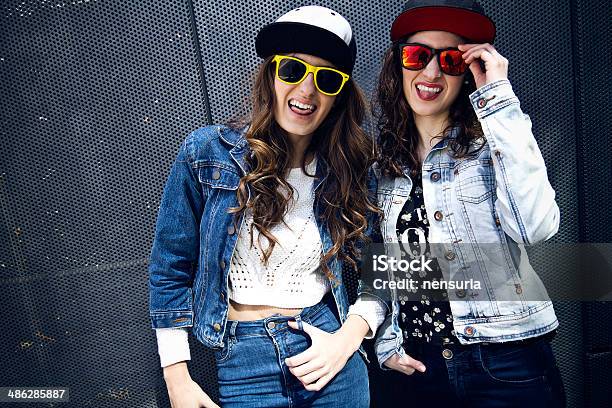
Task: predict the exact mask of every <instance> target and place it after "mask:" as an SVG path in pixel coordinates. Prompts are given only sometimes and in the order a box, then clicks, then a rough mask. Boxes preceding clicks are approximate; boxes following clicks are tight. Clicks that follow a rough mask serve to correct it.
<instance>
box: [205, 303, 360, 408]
mask: <svg viewBox="0 0 612 408" xmlns="http://www.w3.org/2000/svg"><path fill="white" fill-rule="evenodd" d="M327 298H329V297H326V298H325V299H324V301H321V302H319V303H317V304H316V305H314V306H311V307H307V308H305V309H304V310H302V312H301V313H300V316H301V318H302V320H303V321H305V322H307V323H309V324H311V325H313V326H315V327H318V328H319V329H321V330H323V331H326V332H329V333H331V332H335V331H336V330H338V329H339V328H340V322H339V321H338V318H337V317H336V315H335V314H334V313H333V311H332V309H331V308H330V307H329V306H328V303H329V302H328V301H326V299H327ZM331 301H332V302H333V298H332V300H331ZM334 307H335V306H334ZM290 319H291V318H290V317H287V316H281V315H274V316H270V317H268V318H266V319H263V320H255V321H247V322H238V321H232V320H229V321H228V329H227V330H226V334H225V338H224V342H225V346H224V347H223V349H220V350H217V351H215V353H214V354H215V359H216V362H217V373H218V378H219V393H220V401H221V405H222V406H223V407H240V408H244V407H262V408H263V407H265V408H273V407H289V408H296V407H342V408H344V407H351V408H367V407H368V406H369V405H370V393H369V388H368V372H367V368H366V365H365V363H364V361H363V357H361V355H360V354H359V353H358V352H355V353H354V354H353V356H352V357H351V358H349V360H348V361H347V363H346V365H345V366H344V368H343V369H342V370H341V371H340V372H339V373H338V374H336V376H335V377H334V378H333V379H332V380H331V381H330V382H329V383H328V384H327V385H326V386H325V387H323V389H322V390H321V391H318V392H314V391H307V390H306V389H305V388H304V386H303V385H302V383H301V382H300V381H299V380H298V379H297V378H296V377H295V376H293V374H291V372H290V371H289V369H288V368H287V365H286V364H285V358H287V357H291V356H295V355H296V354H299V353H301V352H303V351H304V350H306V349H307V348H308V347H310V345H311V341H310V337H309V336H308V335H307V334H305V333H304V332H302V331H297V330H294V329H292V328H290V327H289V326H288V325H287V321H288V320H290Z"/></svg>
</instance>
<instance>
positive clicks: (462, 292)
mask: <svg viewBox="0 0 612 408" xmlns="http://www.w3.org/2000/svg"><path fill="white" fill-rule="evenodd" d="M455 295H457V297H458V298H464V297H465V290H463V289H458V290H456V291H455Z"/></svg>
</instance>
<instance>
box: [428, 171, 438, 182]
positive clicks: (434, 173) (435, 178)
mask: <svg viewBox="0 0 612 408" xmlns="http://www.w3.org/2000/svg"><path fill="white" fill-rule="evenodd" d="M430 179H431V181H433V182H434V183H435V182H436V181H438V180H440V173H438V172H437V171H435V172H433V173H431V177H430Z"/></svg>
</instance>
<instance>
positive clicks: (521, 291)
mask: <svg viewBox="0 0 612 408" xmlns="http://www.w3.org/2000/svg"><path fill="white" fill-rule="evenodd" d="M514 286H515V287H516V294H517V295H520V294H521V293H523V288H522V287H521V285H518V284H517V285H514Z"/></svg>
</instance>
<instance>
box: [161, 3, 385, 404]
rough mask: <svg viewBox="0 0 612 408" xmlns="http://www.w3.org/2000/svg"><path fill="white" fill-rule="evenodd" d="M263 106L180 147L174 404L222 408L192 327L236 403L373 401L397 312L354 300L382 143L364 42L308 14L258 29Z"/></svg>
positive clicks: (164, 349) (172, 299)
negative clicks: (373, 121)
mask: <svg viewBox="0 0 612 408" xmlns="http://www.w3.org/2000/svg"><path fill="white" fill-rule="evenodd" d="M255 47H256V50H257V54H258V55H259V56H260V57H261V58H263V59H264V61H263V63H262V64H261V66H260V67H259V69H258V73H257V76H256V78H255V82H254V88H253V93H252V100H253V102H252V112H251V114H250V115H249V117H248V118H246V119H245V120H244V121H241V122H240V123H232V124H230V125H226V126H207V127H204V128H201V129H198V130H196V131H194V132H193V133H192V134H191V135H190V136H189V137H188V138H187V139H186V140H185V142H184V143H183V146H182V147H181V150H180V152H179V156H178V158H177V159H176V161H175V164H174V166H173V168H172V170H171V172H170V176H169V178H168V182H167V183H166V187H165V190H164V195H163V198H162V200H161V204H160V209H159V215H158V221H157V228H156V234H155V240H154V243H153V249H152V252H151V260H150V263H149V273H150V279H149V283H150V285H149V286H150V316H151V321H152V324H153V328H155V329H156V332H157V340H158V346H159V354H160V358H161V364H162V367H164V370H163V371H164V378H165V380H166V384H167V387H168V393H169V396H170V400H171V402H172V406H173V407H174V408H181V407H195V406H198V407H199V406H205V407H212V406H216V405H215V404H214V403H213V402H212V401H211V399H210V398H209V397H208V396H207V395H206V394H205V393H204V392H203V391H202V389H201V388H200V387H199V385H198V384H196V383H195V382H194V381H193V380H191V377H190V376H189V372H188V370H187V365H186V360H189V359H190V353H189V344H188V342H187V331H186V330H187V328H188V327H192V331H193V334H194V335H195V337H196V338H197V339H198V340H199V341H200V342H201V343H203V344H204V345H205V346H206V347H209V348H211V349H212V350H214V356H215V360H216V364H217V376H218V380H219V394H220V401H221V404H222V405H223V406H227V407H285V406H292V407H302V406H320V407H327V406H349V405H350V406H355V407H367V406H369V392H368V378H367V370H366V367H365V364H364V361H363V359H362V356H361V355H360V353H357V350H358V349H359V350H360V351H361V352H362V353H363V350H362V349H360V344H361V341H362V340H363V338H364V336H366V335H367V336H368V337H373V335H374V333H375V332H376V329H377V327H378V326H379V325H380V323H382V320H384V316H385V311H386V306H385V304H384V303H383V302H382V301H381V300H378V299H376V298H375V297H374V296H372V295H368V294H367V293H365V291H364V290H362V292H363V293H360V294H359V296H358V298H357V301H356V302H355V303H354V304H352V305H351V304H350V303H349V298H348V293H347V289H346V285H345V283H344V282H343V276H342V270H343V265H348V266H349V267H355V266H356V260H357V256H358V254H357V248H358V247H359V246H360V245H361V244H362V243H363V242H364V241H367V240H368V236H369V235H370V232H369V231H370V230H371V224H372V223H370V222H369V220H370V219H373V217H372V215H373V214H375V213H376V212H377V211H378V210H377V209H376V207H374V205H373V202H374V199H375V197H374V196H375V191H376V186H375V178H374V177H371V175H370V172H369V169H370V167H371V164H372V162H373V160H374V155H373V152H374V141H373V140H372V138H370V137H369V136H368V135H367V134H366V133H365V132H364V130H363V129H362V128H361V127H360V124H361V122H362V121H363V119H364V115H365V112H366V104H365V100H364V97H363V94H362V93H361V91H360V89H359V87H358V86H357V85H356V84H355V82H354V81H353V79H352V78H351V73H352V70H353V66H354V64H355V56H356V45H355V38H354V36H353V32H352V30H351V27H350V25H349V23H348V22H347V21H346V19H344V17H342V16H341V15H339V14H338V13H336V12H334V11H332V10H330V9H328V8H325V7H319V6H305V7H300V8H298V9H295V10H291V11H289V12H288V13H286V14H284V15H283V16H281V17H280V18H279V19H278V20H277V21H276V22H274V23H271V24H269V25H267V26H265V27H264V28H262V29H261V30H260V31H259V33H258V35H257V38H256V40H255Z"/></svg>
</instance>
